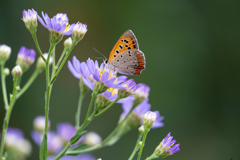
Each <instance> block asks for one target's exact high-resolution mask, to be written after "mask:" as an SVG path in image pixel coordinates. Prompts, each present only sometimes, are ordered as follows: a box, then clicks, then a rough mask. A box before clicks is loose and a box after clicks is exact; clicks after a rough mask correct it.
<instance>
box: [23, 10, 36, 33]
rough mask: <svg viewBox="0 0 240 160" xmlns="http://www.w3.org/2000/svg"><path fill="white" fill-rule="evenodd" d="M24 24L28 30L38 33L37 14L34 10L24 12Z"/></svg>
mask: <svg viewBox="0 0 240 160" xmlns="http://www.w3.org/2000/svg"><path fill="white" fill-rule="evenodd" d="M22 20H23V22H24V23H25V26H26V27H27V29H28V30H29V31H30V32H31V33H33V32H36V31H37V26H38V23H37V12H36V11H35V10H34V9H32V10H31V9H29V10H28V11H26V10H23V18H22Z"/></svg>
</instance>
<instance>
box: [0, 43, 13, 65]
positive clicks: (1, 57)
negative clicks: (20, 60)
mask: <svg viewBox="0 0 240 160" xmlns="http://www.w3.org/2000/svg"><path fill="white" fill-rule="evenodd" d="M10 54H11V48H10V47H9V46H7V45H5V44H3V45H0V61H2V62H5V61H6V60H8V58H9V57H10Z"/></svg>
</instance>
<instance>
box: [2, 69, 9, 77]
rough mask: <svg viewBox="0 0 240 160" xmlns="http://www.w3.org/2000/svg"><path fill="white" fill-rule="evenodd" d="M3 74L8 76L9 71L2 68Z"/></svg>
mask: <svg viewBox="0 0 240 160" xmlns="http://www.w3.org/2000/svg"><path fill="white" fill-rule="evenodd" d="M3 73H4V75H5V76H8V75H9V73H10V71H9V69H8V68H4V70H3Z"/></svg>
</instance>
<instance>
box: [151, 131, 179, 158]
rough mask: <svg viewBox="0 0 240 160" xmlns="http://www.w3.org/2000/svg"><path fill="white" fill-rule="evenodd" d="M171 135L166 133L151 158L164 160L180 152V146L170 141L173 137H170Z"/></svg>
mask: <svg viewBox="0 0 240 160" xmlns="http://www.w3.org/2000/svg"><path fill="white" fill-rule="evenodd" d="M170 134H171V133H168V135H167V136H166V137H165V138H164V139H163V140H162V142H161V143H160V144H159V145H158V146H157V148H156V149H155V151H154V153H153V155H152V156H151V157H152V158H157V157H161V158H165V157H167V156H169V155H172V154H174V153H176V152H178V151H180V149H179V146H180V144H176V145H174V144H175V143H176V141H175V140H172V139H173V137H172V136H171V135H170Z"/></svg>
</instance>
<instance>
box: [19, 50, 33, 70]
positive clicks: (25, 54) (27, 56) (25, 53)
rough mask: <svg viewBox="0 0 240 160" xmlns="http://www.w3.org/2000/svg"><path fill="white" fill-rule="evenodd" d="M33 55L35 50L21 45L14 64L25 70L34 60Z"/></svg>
mask: <svg viewBox="0 0 240 160" xmlns="http://www.w3.org/2000/svg"><path fill="white" fill-rule="evenodd" d="M35 55H36V52H35V51H34V50H33V49H27V48H26V47H24V46H22V47H21V48H20V50H19V52H18V57H17V62H16V64H17V65H20V66H21V68H22V70H23V72H25V71H26V70H28V68H29V67H30V66H31V65H32V64H33V62H34V61H35Z"/></svg>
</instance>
